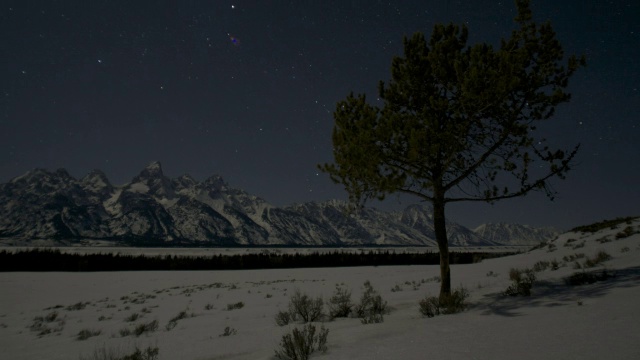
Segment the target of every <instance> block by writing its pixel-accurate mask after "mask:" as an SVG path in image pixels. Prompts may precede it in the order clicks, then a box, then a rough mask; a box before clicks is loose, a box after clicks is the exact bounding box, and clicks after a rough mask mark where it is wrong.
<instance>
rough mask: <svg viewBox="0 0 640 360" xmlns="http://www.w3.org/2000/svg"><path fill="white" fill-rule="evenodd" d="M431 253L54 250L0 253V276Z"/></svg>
mask: <svg viewBox="0 0 640 360" xmlns="http://www.w3.org/2000/svg"><path fill="white" fill-rule="evenodd" d="M511 254H513V253H485V252H451V253H450V257H449V259H450V262H451V263H452V264H470V263H475V262H480V261H482V260H483V259H488V258H495V257H500V256H506V255H511ZM439 263H440V255H439V254H438V253H437V252H435V253H431V252H427V253H421V254H417V253H416V254H398V253H394V252H389V251H373V250H371V251H369V252H362V253H346V252H340V251H335V252H331V253H312V254H299V253H293V254H286V253H284V254H272V253H261V254H242V255H213V256H212V255H208V256H176V255H157V256H148V255H121V254H66V253H62V252H60V250H58V249H33V250H25V251H18V252H11V251H6V250H3V251H0V271H3V272H6V271H74V272H75V271H148V270H248V269H288V268H316V267H317V268H322V267H350V266H386V265H438V264H439Z"/></svg>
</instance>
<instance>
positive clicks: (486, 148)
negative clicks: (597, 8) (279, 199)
mask: <svg viewBox="0 0 640 360" xmlns="http://www.w3.org/2000/svg"><path fill="white" fill-rule="evenodd" d="M516 5H517V8H518V15H517V16H516V18H515V22H516V24H517V25H518V27H517V29H515V30H513V31H512V33H511V36H510V37H509V38H507V39H502V40H501V42H500V45H499V46H498V47H494V46H492V45H489V44H487V43H479V44H475V45H468V44H467V40H468V28H467V27H466V26H465V25H462V26H458V25H454V24H449V25H442V24H437V25H435V26H434V28H433V31H432V33H431V38H430V39H429V40H428V41H427V39H426V38H425V36H424V35H423V34H422V33H416V34H414V35H413V36H411V37H409V38H407V37H405V38H404V56H403V57H394V58H393V61H392V66H391V80H390V81H389V82H388V83H385V82H383V81H381V82H380V84H379V87H378V91H379V97H380V99H381V100H382V101H383V106H381V107H379V106H375V105H370V104H369V103H367V99H366V96H365V95H364V94H360V95H354V94H353V93H351V94H349V95H348V96H347V98H346V99H345V100H343V101H340V102H338V104H337V106H336V110H335V112H334V119H335V126H334V130H333V146H334V150H333V154H334V159H335V162H334V163H331V164H324V165H321V166H320V169H321V170H323V171H325V172H327V173H329V175H330V176H331V179H332V180H334V181H335V182H337V183H341V184H343V185H344V186H345V188H346V190H347V192H348V193H349V198H350V200H351V201H352V202H353V203H355V204H361V203H363V202H365V201H366V200H369V199H376V198H377V199H383V198H384V197H385V196H386V195H387V194H390V193H396V192H400V193H407V194H412V195H415V196H417V197H419V198H421V199H423V200H426V201H429V202H431V203H432V204H433V208H434V228H435V232H436V240H437V242H438V245H439V249H440V253H441V270H442V276H443V279H442V287H441V296H442V295H443V294H448V293H449V292H450V284H449V281H450V279H449V277H450V275H449V268H448V262H447V263H446V264H443V263H442V262H443V261H444V262H446V260H443V259H444V256H447V257H448V243H447V237H446V228H445V220H444V208H445V204H446V203H450V202H455V201H486V202H493V201H497V200H502V199H507V198H513V197H518V196H522V195H525V194H527V193H528V192H530V191H533V190H541V191H544V192H545V193H546V194H547V195H548V196H550V197H553V195H554V190H553V188H552V187H551V186H550V184H549V180H550V179H551V178H554V177H558V178H564V176H565V174H566V172H567V171H569V169H570V164H571V161H572V159H573V158H574V157H575V155H576V153H577V151H578V147H579V146H575V147H572V148H570V149H552V148H551V147H550V146H549V145H547V144H546V141H545V140H544V139H541V138H537V137H536V136H535V130H536V124H537V123H538V122H539V121H543V120H547V119H550V118H551V117H552V116H553V114H554V111H555V109H556V106H557V105H559V104H561V103H564V102H568V101H569V99H570V97H571V96H570V94H569V93H568V92H567V91H566V88H567V86H568V82H569V78H570V77H571V76H572V75H573V74H574V72H575V71H576V70H577V69H578V68H579V67H580V66H583V65H585V59H584V57H576V56H570V57H569V58H568V59H566V60H565V56H564V52H563V50H562V46H561V44H560V43H559V41H558V40H557V39H556V34H555V32H554V31H553V28H552V26H551V24H550V23H549V22H546V23H543V24H536V23H535V22H534V21H533V15H532V12H531V9H530V6H529V1H527V0H517V1H516ZM445 268H446V269H445ZM445 270H446V271H445Z"/></svg>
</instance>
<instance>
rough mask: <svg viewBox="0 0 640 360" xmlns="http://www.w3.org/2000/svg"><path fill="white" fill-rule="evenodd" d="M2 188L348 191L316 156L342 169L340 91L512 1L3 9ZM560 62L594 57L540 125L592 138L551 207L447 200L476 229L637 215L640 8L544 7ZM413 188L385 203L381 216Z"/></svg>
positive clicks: (508, 18)
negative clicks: (418, 43)
mask: <svg viewBox="0 0 640 360" xmlns="http://www.w3.org/2000/svg"><path fill="white" fill-rule="evenodd" d="M1 6H2V8H1V9H0V47H1V48H2V50H1V53H0V54H1V56H0V63H1V64H2V66H1V68H0V87H1V92H0V182H7V181H9V180H10V179H11V178H13V177H16V176H19V175H21V174H23V173H25V172H27V171H29V170H31V169H34V168H45V169H50V170H55V169H57V168H66V169H67V170H68V171H69V172H70V173H71V174H72V175H73V176H75V177H77V178H81V177H83V176H84V175H86V174H87V173H88V172H89V171H90V170H91V169H94V168H97V169H101V170H103V171H104V172H105V173H106V174H107V176H108V177H109V179H110V180H111V181H112V182H113V183H114V184H123V183H126V182H128V181H130V180H131V178H132V177H133V176H135V175H137V174H138V173H139V171H140V170H141V169H143V168H144V167H145V166H146V165H147V164H148V163H149V162H151V161H154V160H158V161H160V162H161V163H162V165H163V170H164V173H165V175H167V176H169V177H177V176H180V175H182V174H185V173H188V174H190V175H192V176H193V177H194V178H196V179H198V180H204V179H205V178H207V177H209V176H211V175H214V174H219V175H221V176H222V177H223V178H224V179H225V180H227V181H228V182H229V184H230V186H232V187H237V188H242V189H244V190H246V191H248V192H249V193H252V194H255V195H258V196H260V197H262V198H264V199H265V200H267V201H268V202H270V203H272V204H274V205H277V206H284V205H289V204H292V203H300V202H305V201H311V200H316V201H322V200H327V199H332V198H337V199H346V198H347V196H346V193H345V192H344V190H343V188H342V187H341V186H340V185H335V184H333V183H332V182H331V181H330V180H329V177H328V176H327V175H326V174H323V173H319V172H318V170H317V168H316V164H318V163H324V162H328V161H332V152H331V130H332V127H333V116H332V113H333V110H334V108H335V104H336V102H337V101H339V100H341V99H343V98H344V97H346V95H347V94H348V93H349V92H350V91H354V92H356V93H367V94H368V98H369V99H373V100H374V101H375V98H376V96H377V93H376V86H377V83H378V81H380V80H388V79H389V78H390V65H391V59H392V57H393V56H395V55H402V38H403V36H405V35H411V34H413V33H414V32H416V31H420V32H423V33H425V34H427V36H429V34H430V32H431V29H432V27H433V25H434V24H435V23H449V22H454V23H458V24H460V23H466V24H467V25H468V27H469V32H470V43H476V42H489V43H492V44H498V43H499V40H500V38H501V37H506V36H508V35H509V34H510V32H511V30H512V29H514V27H515V25H514V23H513V21H512V19H513V17H514V16H515V4H514V3H513V2H512V1H509V0H505V1H430V0H420V1H373V0H371V1H344V0H343V1H329V0H323V1H310V0H305V1H291V2H290V1H220V0H208V1H178V0H175V1H130V0H128V1H104V0H102V1H97V0H96V1H94V0H68V1H55V0H45V1H25V0H16V1H11V0H9V1H7V0H4V1H2V4H1ZM532 8H533V11H534V16H535V18H536V19H538V20H551V22H552V24H553V26H554V29H555V30H556V32H557V36H558V38H559V40H560V41H561V43H562V44H563V46H564V49H565V51H566V53H567V54H585V55H586V57H587V62H588V66H587V67H586V68H582V69H580V70H579V71H578V72H577V73H576V74H575V76H574V77H573V78H572V81H571V84H570V88H569V91H570V92H572V94H573V98H572V100H571V102H570V103H567V104H562V105H561V106H560V107H559V108H558V111H557V114H556V116H555V117H553V118H552V119H551V120H549V121H547V122H546V123H545V124H544V126H541V136H544V137H546V138H547V139H548V140H549V142H550V143H551V144H555V145H559V146H561V147H565V148H570V147H572V146H573V145H575V144H577V143H581V144H582V148H581V152H580V153H579V155H578V157H577V166H576V167H575V169H574V170H573V171H571V172H570V173H569V174H568V177H567V179H566V180H564V181H555V182H554V185H555V188H556V190H558V192H559V196H558V197H557V198H556V200H555V201H553V202H550V201H549V200H547V198H546V197H545V196H544V195H543V194H542V193H534V194H530V195H528V196H527V197H525V198H520V199H515V200H505V201H502V202H499V203H497V204H495V205H487V204H457V203H456V204H452V205H449V206H448V208H447V215H448V217H449V219H451V220H454V221H458V222H460V223H462V224H464V225H467V226H471V227H473V226H476V225H478V224H480V223H483V222H497V221H505V222H519V223H523V224H530V225H535V226H543V225H544V226H547V225H548V226H556V227H558V228H560V229H568V228H570V227H573V226H576V225H581V224H585V223H588V222H593V221H597V220H602V219H605V218H612V217H616V216H628V215H640V190H639V188H640V140H638V139H640V117H639V115H638V114H640V60H639V59H640V26H639V25H640V2H639V1H637V0H615V1H602V0H580V1H573V0H570V1H569V0H567V1H558V0H538V1H535V0H534V1H533V4H532ZM417 201H418V200H417V198H409V197H402V198H398V197H395V196H391V197H390V198H389V199H388V200H387V201H386V202H385V203H373V204H372V205H373V206H377V207H381V208H384V209H399V208H402V207H404V206H407V205H409V204H412V203H416V202H417Z"/></svg>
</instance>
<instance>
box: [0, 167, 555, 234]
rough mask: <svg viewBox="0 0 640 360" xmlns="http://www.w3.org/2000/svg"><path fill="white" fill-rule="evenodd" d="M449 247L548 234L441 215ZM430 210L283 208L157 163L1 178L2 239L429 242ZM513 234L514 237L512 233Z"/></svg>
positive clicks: (217, 180)
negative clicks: (123, 174) (115, 174)
mask: <svg viewBox="0 0 640 360" xmlns="http://www.w3.org/2000/svg"><path fill="white" fill-rule="evenodd" d="M447 231H448V235H449V241H450V244H451V245H452V246H478V245H500V244H514V243H515V244H525V243H526V244H527V245H528V244H531V243H533V244H537V243H539V242H540V241H543V240H548V239H549V238H551V237H552V236H553V235H555V234H552V233H551V232H548V231H547V232H545V231H542V230H539V229H533V228H529V227H522V226H519V225H508V224H500V225H487V226H485V227H483V228H482V229H480V228H479V229H476V230H475V231H471V230H469V229H467V228H465V227H464V226H461V225H459V224H456V223H453V222H448V223H447ZM434 237H435V236H434V231H433V223H432V218H431V210H430V209H429V208H427V207H424V206H420V205H412V206H409V207H407V208H406V209H405V210H404V211H401V212H384V211H381V210H378V209H374V208H364V209H359V210H358V211H349V210H348V204H347V203H345V202H341V201H337V200H332V201H327V202H323V203H318V202H309V203H304V204H297V205H292V206H288V207H284V208H278V207H274V206H272V205H271V204H269V203H267V202H266V201H265V200H263V199H261V198H259V197H257V196H254V195H251V194H248V193H246V192H245V191H243V190H240V189H234V188H231V187H229V185H228V184H227V183H226V182H225V181H224V180H223V179H222V178H221V177H220V176H212V177H210V178H208V179H206V180H204V181H202V182H199V181H197V180H195V179H193V178H192V177H190V176H188V175H183V176H180V177H178V178H175V179H170V178H168V177H166V176H165V175H164V173H163V171H162V166H161V164H160V163H159V162H153V163H151V164H149V165H148V166H147V167H145V168H144V169H143V170H142V171H141V172H140V173H139V174H138V175H136V176H135V177H133V178H132V180H131V181H130V182H129V183H127V184H124V185H122V186H114V185H112V184H111V183H110V182H109V179H108V178H107V177H106V175H105V174H104V173H102V172H101V171H99V170H93V171H91V172H90V173H89V174H88V175H87V176H85V177H83V178H82V179H80V180H78V179H75V178H73V177H72V176H71V175H69V173H68V172H67V171H66V170H64V169H59V170H56V171H54V172H49V171H46V170H42V169H36V170H33V171H30V172H28V173H27V174H25V175H23V176H20V177H17V178H14V179H12V180H11V181H10V182H8V183H6V184H2V185H0V238H4V239H13V240H16V239H19V240H23V242H24V241H30V240H33V239H53V240H68V241H78V240H84V239H100V240H117V241H123V242H125V243H132V244H134V243H135V244H138V245H171V244H175V245H413V246H422V245H429V246H434V245H435V241H434ZM512 239H513V241H512Z"/></svg>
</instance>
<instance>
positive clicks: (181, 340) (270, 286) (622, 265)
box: [0, 220, 640, 360]
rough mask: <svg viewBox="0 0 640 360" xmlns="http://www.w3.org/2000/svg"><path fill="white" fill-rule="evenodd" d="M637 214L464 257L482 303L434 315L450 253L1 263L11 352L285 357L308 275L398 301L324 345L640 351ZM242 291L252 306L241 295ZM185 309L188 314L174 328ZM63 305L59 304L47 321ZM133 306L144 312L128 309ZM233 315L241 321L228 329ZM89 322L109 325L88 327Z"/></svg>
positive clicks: (337, 331)
mask: <svg viewBox="0 0 640 360" xmlns="http://www.w3.org/2000/svg"><path fill="white" fill-rule="evenodd" d="M626 226H627V225H622V226H619V228H618V229H607V230H603V231H599V232H597V233H594V234H591V233H566V234H563V235H561V236H560V237H558V238H557V239H556V240H554V241H553V242H552V243H551V245H548V246H545V247H544V248H541V249H537V250H533V251H531V252H528V253H524V254H519V255H514V256H509V257H504V258H498V259H492V260H485V261H483V262H481V263H478V264H469V265H454V266H452V284H453V286H454V287H458V286H460V285H461V286H464V287H465V288H466V289H467V290H468V291H469V293H470V297H469V299H468V302H469V308H468V309H467V310H466V311H465V312H463V313H460V314H455V315H442V316H437V317H434V318H423V317H422V316H421V315H420V313H419V311H418V302H419V301H420V300H421V299H423V298H424V297H425V296H428V295H430V296H434V295H437V294H438V290H439V283H438V282H436V281H434V280H433V278H434V277H436V276H438V275H439V268H438V266H390V267H382V266H381V267H356V268H326V269H324V268H323V269H288V270H246V271H201V272H196V271H184V272H110V273H108V272H101V273H0V289H1V290H0V348H1V349H2V352H1V354H2V355H0V357H1V358H3V359H4V358H6V359H16V360H20V359H45V358H46V359H78V358H79V356H80V355H85V356H88V355H89V354H91V353H92V352H93V350H94V349H95V348H99V347H107V348H115V349H123V350H124V353H126V352H127V351H129V350H131V349H132V348H133V347H134V346H139V347H141V348H144V347H146V346H152V347H155V346H157V347H158V348H159V349H160V355H159V358H160V359H187V360H190V359H193V360H196V359H197V360H205V359H272V358H273V355H274V350H275V349H276V348H277V347H278V344H279V342H280V339H281V337H282V335H283V334H285V333H288V332H290V331H291V329H292V328H293V327H294V326H298V327H300V326H301V325H299V324H294V325H288V326H285V327H278V326H277V325H276V324H275V320H274V316H275V315H276V313H277V312H278V311H280V310H282V311H285V310H287V306H288V303H289V298H290V296H291V295H292V294H293V293H294V291H295V290H296V289H300V290H301V291H302V292H303V293H307V294H309V295H310V296H312V297H315V296H322V297H323V298H324V300H325V301H327V300H328V299H329V298H330V297H331V295H332V293H333V291H334V289H335V285H336V284H337V283H344V284H345V285H346V287H348V288H350V289H351V290H352V300H353V301H354V302H357V301H358V300H359V298H360V295H361V293H362V284H363V283H364V282H365V281H366V280H369V281H370V282H371V284H372V285H373V287H374V288H375V289H376V290H377V291H378V292H379V293H380V294H381V295H382V297H383V299H384V300H386V301H387V302H388V304H389V306H390V308H391V311H390V313H389V314H387V315H385V318H384V322H383V323H380V324H369V325H362V324H361V323H360V320H359V319H353V318H348V319H336V320H334V321H330V322H326V323H325V324H324V326H325V327H326V328H328V329H329V331H330V332H329V337H328V352H327V353H325V354H322V353H320V354H314V355H313V356H312V358H318V359H425V358H435V359H487V360H489V359H513V358H517V359H519V360H520V359H603V358H611V359H613V358H615V359H638V358H640V345H639V342H638V340H639V339H640V338H639V334H640V321H639V320H640V307H639V306H638V299H640V221H638V220H636V221H634V222H633V223H632V224H631V225H630V226H631V227H632V229H633V230H634V232H635V234H633V235H631V236H627V237H623V238H617V237H616V234H618V233H619V232H620V230H621V229H622V228H624V227H626ZM599 251H604V252H606V253H607V254H609V255H611V257H612V259H610V260H608V261H605V262H602V263H600V264H597V265H596V266H595V267H593V268H587V269H584V271H602V270H606V271H607V272H608V273H609V274H614V275H615V276H614V277H611V278H609V279H606V280H604V281H599V282H596V283H593V284H587V285H581V286H572V287H570V286H567V285H566V284H565V281H564V279H565V278H566V277H568V276H569V275H571V274H573V273H576V272H581V271H583V269H576V268H574V267H575V266H576V265H575V262H576V261H578V262H579V263H580V264H582V265H584V263H585V261H586V259H589V258H595V256H596V254H597V253H598V252H599ZM579 254H584V255H579ZM565 257H566V258H567V259H570V260H569V261H565V260H563V258H565ZM574 258H575V259H574ZM571 259H574V260H571ZM554 260H555V261H556V262H557V263H558V265H559V268H558V269H557V270H552V269H551V268H548V269H546V270H542V271H539V272H537V273H536V275H537V282H536V284H535V285H534V287H533V290H532V296H531V297H506V296H504V295H502V293H503V292H504V290H505V289H506V288H507V287H508V286H509V284H510V283H511V281H510V280H509V270H510V269H511V268H519V269H524V268H532V267H534V266H535V265H536V263H539V262H547V261H548V262H553V261H554ZM239 302H242V303H243V305H244V306H242V307H241V308H238V309H231V310H229V309H228V306H229V305H233V304H237V303H239ZM78 304H80V305H78ZM74 308H76V309H75V310H74ZM183 311H184V312H185V315H186V317H184V318H182V319H179V320H176V321H175V323H176V324H175V326H174V327H173V328H171V329H168V328H167V324H169V323H170V322H171V319H173V318H175V317H176V316H178V315H180V314H181V312H183ZM52 312H57V318H56V319H54V320H53V321H51V322H47V320H46V319H47V318H48V315H50V314H51V313H52ZM133 314H137V316H138V317H137V319H135V320H134V321H126V320H127V319H131V318H132V315H133ZM192 315H193V316H192ZM38 317H41V318H42V319H44V320H42V321H41V322H42V323H43V326H44V328H47V329H49V330H51V333H48V334H43V335H38V334H39V331H42V329H43V327H42V326H41V327H39V328H38V327H35V328H37V329H36V330H32V329H30V327H32V325H34V324H35V323H37V321H36V319H37V318H38ZM134 317H135V316H134ZM61 319H62V321H60V320H61ZM154 320H156V321H157V322H158V328H157V330H155V331H152V332H147V333H144V334H142V335H141V336H139V337H136V336H135V335H128V336H124V337H123V336H121V334H120V333H121V331H122V330H123V329H129V330H130V331H134V330H135V328H136V327H137V326H140V325H143V324H149V323H151V322H152V321H154ZM226 327H229V328H230V329H233V330H236V333H235V334H233V335H230V336H221V335H222V334H223V332H224V330H225V328H226ZM81 330H91V331H99V332H100V334H99V335H97V336H92V337H89V338H88V339H86V340H77V335H78V333H79V332H80V331H81ZM130 352H131V351H129V353H130Z"/></svg>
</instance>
